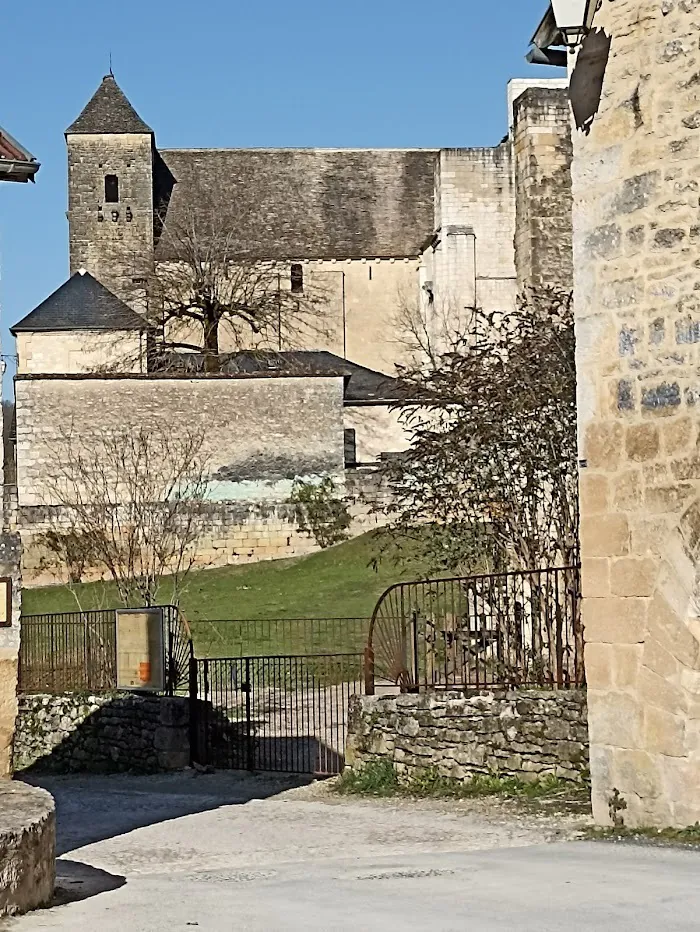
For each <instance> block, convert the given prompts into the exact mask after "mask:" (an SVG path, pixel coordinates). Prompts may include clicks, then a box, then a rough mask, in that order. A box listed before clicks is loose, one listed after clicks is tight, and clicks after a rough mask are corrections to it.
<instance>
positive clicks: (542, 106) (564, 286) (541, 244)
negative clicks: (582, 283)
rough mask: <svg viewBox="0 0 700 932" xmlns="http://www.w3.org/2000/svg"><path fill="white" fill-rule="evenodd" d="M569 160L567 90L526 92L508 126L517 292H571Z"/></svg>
mask: <svg viewBox="0 0 700 932" xmlns="http://www.w3.org/2000/svg"><path fill="white" fill-rule="evenodd" d="M571 158H572V142H571V129H570V123H569V97H568V92H567V90H566V89H558V88H531V89H529V90H526V91H525V92H524V93H523V94H522V95H521V96H520V97H518V98H517V100H516V101H515V104H514V123H513V162H514V172H515V198H516V216H517V222H516V232H515V265H516V269H517V275H518V288H519V290H520V291H523V290H524V289H527V288H532V289H534V290H537V289H540V288H542V287H543V286H549V287H554V288H557V289H559V290H561V291H564V292H567V293H568V292H570V291H571V290H572V287H573V267H572V251H571V235H572V215H571Z"/></svg>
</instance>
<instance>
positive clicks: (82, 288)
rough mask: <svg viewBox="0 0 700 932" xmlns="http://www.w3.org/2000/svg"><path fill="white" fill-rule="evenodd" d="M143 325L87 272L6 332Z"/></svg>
mask: <svg viewBox="0 0 700 932" xmlns="http://www.w3.org/2000/svg"><path fill="white" fill-rule="evenodd" d="M147 326H148V325H147V323H146V321H145V320H144V319H143V317H139V315H138V314H136V313H135V312H134V311H132V310H131V308H130V307H127V305H126V304H124V303H123V301H120V300H119V298H118V297H117V296H116V295H114V294H112V292H111V291H108V290H107V289H106V288H105V286H104V285H102V284H100V282H98V281H97V279H96V278H93V277H92V275H90V273H89V272H84V271H80V272H76V273H75V275H72V276H71V277H70V278H69V279H68V281H67V282H64V283H63V284H62V285H61V287H60V288H57V289H56V291H54V293H53V294H51V295H49V297H48V298H46V300H45V301H42V302H41V304H40V305H39V306H38V307H35V308H34V310H33V311H30V313H29V314H27V316H26V317H23V318H22V320H20V321H19V322H18V323H16V324H15V325H14V327H10V333H12V334H16V333H33V332H36V331H53V330H56V331H58V330H146V329H147Z"/></svg>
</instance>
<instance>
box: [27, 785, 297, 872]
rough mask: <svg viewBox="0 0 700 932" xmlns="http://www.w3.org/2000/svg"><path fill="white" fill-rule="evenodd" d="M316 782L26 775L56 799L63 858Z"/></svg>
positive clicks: (59, 849) (58, 846)
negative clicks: (138, 832) (142, 830)
mask: <svg viewBox="0 0 700 932" xmlns="http://www.w3.org/2000/svg"><path fill="white" fill-rule="evenodd" d="M312 780H313V778H312V777H310V776H295V775H290V774H280V775H272V774H249V773H245V772H240V771H228V772H221V771H220V772H215V773H210V774H209V773H199V772H198V771H196V770H186V771H181V772H179V773H174V774H163V775H153V776H135V775H127V774H124V775H122V774H118V775H117V774H114V775H105V776H96V775H89V776H88V775H77V774H76V775H66V776H50V775H40V774H33V775H32V776H31V777H25V782H27V783H31V784H32V785H33V786H41V787H43V788H44V789H45V790H48V791H49V793H51V795H52V796H53V797H54V799H55V800H56V854H57V855H58V856H61V855H63V854H68V853H71V852H74V851H76V850H77V849H79V848H82V847H84V846H85V845H91V844H94V843H95V842H99V841H103V840H105V839H107V838H114V837H116V836H119V835H125V834H127V833H128V832H132V831H134V830H135V829H139V828H143V827H145V826H147V825H155V824H157V823H159V822H167V821H170V820H171V819H178V818H180V817H182V816H188V815H194V814H195V813H200V812H207V811H211V810H214V809H218V808H220V807H221V806H232V805H245V804H246V803H248V802H250V801H251V800H254V799H268V798H270V797H272V796H276V795H277V794H278V793H281V792H283V791H284V790H288V789H291V788H292V787H297V786H305V785H307V784H308V783H311V782H312Z"/></svg>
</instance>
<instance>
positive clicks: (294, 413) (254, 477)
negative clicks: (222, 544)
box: [15, 375, 344, 508]
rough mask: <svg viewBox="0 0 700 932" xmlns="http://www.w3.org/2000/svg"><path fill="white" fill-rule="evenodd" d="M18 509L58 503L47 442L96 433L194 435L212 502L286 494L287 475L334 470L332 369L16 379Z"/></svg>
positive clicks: (53, 452)
mask: <svg viewBox="0 0 700 932" xmlns="http://www.w3.org/2000/svg"><path fill="white" fill-rule="evenodd" d="M15 396H16V404H17V476H18V502H19V507H20V508H24V507H26V506H35V505H51V504H60V501H57V500H56V498H55V495H54V494H53V492H52V488H51V484H50V480H51V479H52V478H54V479H55V478H56V471H55V464H56V457H57V447H58V450H59V451H60V450H61V449H62V448H63V447H65V444H66V443H67V440H66V437H69V438H70V440H69V442H70V444H71V445H73V444H75V445H77V446H78V448H80V446H86V447H87V446H89V445H90V444H92V447H91V449H93V450H94V449H95V444H96V443H97V444H99V440H100V436H101V435H102V433H103V432H106V433H109V432H112V433H114V434H116V435H119V432H121V431H125V430H135V429H138V428H144V429H146V430H153V431H154V432H155V434H156V436H158V432H162V431H163V430H165V431H167V432H168V435H169V433H170V432H171V431H172V434H173V435H174V436H177V435H178V434H179V433H181V434H182V435H184V436H193V435H194V436H196V435H197V434H198V433H199V432H201V434H202V437H203V443H202V450H201V452H202V455H203V456H204V457H205V458H206V459H207V464H208V468H209V471H210V476H211V484H210V488H209V490H208V494H209V498H210V499H211V500H212V501H214V502H227V501H232V502H250V501H256V500H257V501H264V502H273V503H274V502H281V501H286V499H287V498H288V497H289V492H290V491H291V486H292V481H293V479H294V477H295V476H304V477H309V476H317V475H332V476H337V477H342V471H343V464H344V457H343V407H342V405H343V380H342V377H318V378H316V377H278V378H237V377H231V378H227V377H224V378H172V377H163V378H159V377H155V376H153V377H149V376H139V375H134V376H132V377H129V376H123V377H122V376H117V377H112V378H110V377H104V378H100V377H99V376H98V377H91V376H86V377H83V376H74V377H72V378H71V377H70V376H68V377H63V376H54V377H53V378H52V377H47V378H42V377H41V376H39V377H24V378H23V377H21V376H20V377H18V378H17V380H16V382H15Z"/></svg>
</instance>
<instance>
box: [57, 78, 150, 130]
mask: <svg viewBox="0 0 700 932" xmlns="http://www.w3.org/2000/svg"><path fill="white" fill-rule="evenodd" d="M152 132H153V130H152V129H151V127H150V126H148V124H147V123H144V121H143V120H142V119H141V117H140V116H139V115H138V113H137V112H136V111H135V110H134V108H133V107H132V106H131V104H130V103H129V101H128V100H127V98H126V96H125V95H124V92H123V91H122V89H121V88H120V87H119V85H118V84H117V82H116V81H115V80H114V75H113V74H107V75H105V76H104V78H102V83H101V84H100V86H99V87H98V88H97V90H96V91H95V93H94V94H93V95H92V97H91V98H90V100H89V101H88V102H87V104H86V105H85V107H84V108H83V110H82V112H81V114H80V116H79V117H78V118H77V120H75V121H74V122H73V123H71V125H70V126H69V127H68V129H67V130H66V133H67V134H68V133H152Z"/></svg>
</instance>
